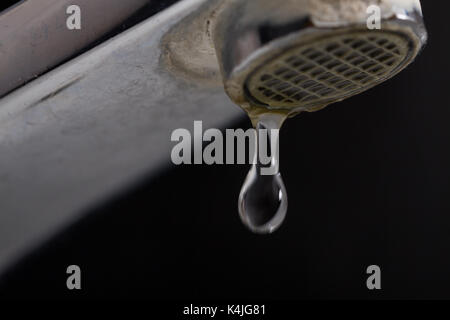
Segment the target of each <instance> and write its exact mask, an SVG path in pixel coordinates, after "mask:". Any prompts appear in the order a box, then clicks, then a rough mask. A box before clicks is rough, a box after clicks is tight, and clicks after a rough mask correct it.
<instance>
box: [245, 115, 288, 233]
mask: <svg viewBox="0 0 450 320" xmlns="http://www.w3.org/2000/svg"><path fill="white" fill-rule="evenodd" d="M285 119H286V116H285V115H282V114H278V113H264V114H262V115H259V116H258V117H256V118H253V119H252V120H253V123H254V125H255V129H256V139H255V148H254V156H253V161H252V163H253V164H252V167H251V169H250V171H249V173H248V175H247V178H246V179H245V181H244V184H243V186H242V189H241V193H240V195H239V203H238V205H239V215H240V217H241V220H242V222H243V223H244V224H245V225H246V226H247V227H248V228H249V229H250V230H251V231H252V232H255V233H260V234H268V233H272V232H274V231H275V230H276V229H278V228H279V227H280V226H281V224H282V223H283V221H284V219H285V217H286V212H287V208H288V199H287V193H286V187H285V186H284V182H283V179H282V178H281V174H280V172H279V159H278V147H279V141H278V140H279V139H278V135H272V134H270V133H271V130H279V129H280V128H281V125H282V124H283V122H284V120H285ZM261 132H264V133H265V132H267V135H265V134H260V133H261ZM264 139H266V141H264ZM266 146H267V147H266ZM261 149H266V150H263V154H264V153H265V151H268V152H267V153H266V154H267V156H269V155H270V162H269V163H268V164H264V163H263V161H261V157H260V150H261ZM264 162H265V161H264ZM268 172H270V174H267V173H268ZM264 173H265V174H264Z"/></svg>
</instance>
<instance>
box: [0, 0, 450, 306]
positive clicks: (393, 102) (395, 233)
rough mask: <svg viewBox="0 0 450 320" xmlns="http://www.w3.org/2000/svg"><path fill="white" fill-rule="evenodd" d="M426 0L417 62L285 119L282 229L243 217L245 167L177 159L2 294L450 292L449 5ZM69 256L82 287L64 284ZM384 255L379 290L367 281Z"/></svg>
mask: <svg viewBox="0 0 450 320" xmlns="http://www.w3.org/2000/svg"><path fill="white" fill-rule="evenodd" d="M422 4H423V9H424V14H425V17H426V24H427V27H428V31H429V35H430V40H429V44H428V46H427V47H426V49H425V50H424V52H423V53H422V54H421V56H419V58H418V59H417V61H416V62H415V63H414V64H413V65H411V66H410V67H409V68H408V69H407V70H405V71H404V72H402V73H401V74H400V75H399V76H397V77H396V78H394V79H392V80H390V81H388V82H387V83H384V84H382V85H380V86H378V87H376V88H374V89H372V90H370V91H369V92H366V93H363V94H361V95H359V96H357V97H354V98H352V99H350V100H347V101H344V102H342V103H339V104H335V105H333V106H330V107H328V108H327V109H325V110H323V111H320V112H317V113H314V114H302V115H300V116H299V117H297V118H295V119H291V120H290V121H288V122H287V123H286V125H285V127H284V128H283V130H282V133H281V134H282V136H281V170H282V174H283V177H284V180H285V183H286V187H287V190H288V195H289V212H288V217H287V219H286V221H285V223H284V225H283V226H282V228H281V229H280V230H279V231H277V232H276V233H275V234H273V235H270V236H258V235H254V234H251V233H250V232H248V231H247V230H246V229H245V228H244V226H243V225H242V224H241V222H240V220H239V217H238V214H237V197H238V194H239V190H240V186H241V183H242V181H243V179H244V178H245V175H246V173H247V170H248V167H247V166H183V167H172V168H170V170H167V171H165V172H161V174H160V175H159V176H158V177H157V178H156V179H155V177H149V179H148V181H147V182H145V181H144V182H143V183H142V184H141V185H140V186H139V187H137V188H135V189H134V190H130V192H128V193H126V194H123V195H121V196H119V197H117V198H116V199H115V200H114V201H111V202H110V203H108V204H105V205H103V206H101V207H99V208H97V209H95V210H93V212H90V213H89V215H88V216H87V218H85V219H84V220H82V221H80V222H79V223H77V224H76V225H74V226H72V227H71V228H70V229H69V230H65V231H64V232H62V233H61V235H60V236H58V237H56V238H54V239H53V240H52V241H51V242H49V243H48V244H46V245H45V246H44V247H42V248H41V249H40V250H37V251H35V252H34V253H33V254H32V255H30V256H28V257H26V258H25V259H24V260H23V261H21V262H20V263H19V264H18V265H16V266H15V267H14V268H12V269H11V270H10V272H8V273H7V274H6V275H5V276H4V277H3V278H2V279H1V285H0V297H6V298H23V297H29V298H67V299H73V298H142V299H178V300H183V301H196V300H223V299H235V300H236V299H246V300H249V299H250V300H259V299H261V301H262V300H265V301H267V300H269V301H273V300H287V299H289V300H297V299H349V298H351V299H353V298H356V299H399V298H400V299H408V298H412V299H433V298H434V299H443V298H447V299H449V298H450V125H449V123H450V103H449V94H450V89H449V81H448V79H449V75H450V62H449V61H450V59H449V58H450V51H449V49H450V46H449V40H450V39H449V32H450V28H449V25H448V24H449V23H450V19H449V15H450V10H449V9H450V4H449V3H448V1H429V0H428V1H427V0H425V1H422ZM249 125H250V124H249V121H243V122H242V123H240V124H236V127H244V128H248V127H249ZM150 178H151V179H150ZM70 264H77V265H79V266H80V267H81V269H82V272H83V274H82V276H83V278H82V286H83V290H81V291H77V292H74V291H68V290H67V289H66V277H67V275H66V273H65V271H66V268H67V266H68V265H70ZM372 264H376V265H379V266H380V267H381V270H382V290H380V291H369V290H368V289H367V288H366V279H367V275H366V273H365V271H366V268H367V266H369V265H372Z"/></svg>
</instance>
